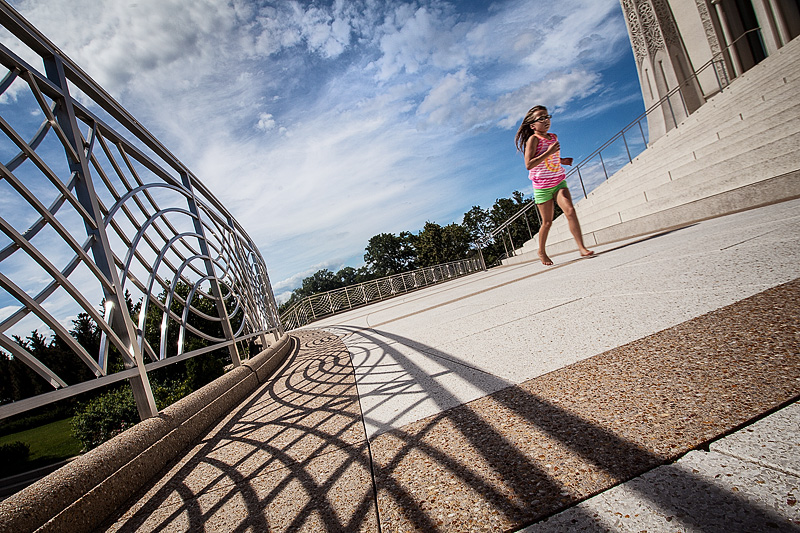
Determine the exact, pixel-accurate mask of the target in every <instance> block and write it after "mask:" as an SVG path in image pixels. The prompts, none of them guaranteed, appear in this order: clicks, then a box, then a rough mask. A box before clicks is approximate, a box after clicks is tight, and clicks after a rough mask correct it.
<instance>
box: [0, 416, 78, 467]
mask: <svg viewBox="0 0 800 533" xmlns="http://www.w3.org/2000/svg"><path fill="white" fill-rule="evenodd" d="M71 420H72V419H71V418H65V419H63V420H58V421H56V422H51V423H49V424H45V425H43V426H39V427H36V428H32V429H26V430H25V431H20V432H19V433H12V434H10V435H4V436H2V437H0V444H8V443H11V442H14V441H22V442H24V443H25V444H28V445H29V446H30V447H31V453H30V456H28V460H27V461H26V462H25V463H22V464H19V465H4V466H7V467H8V468H3V471H4V474H5V475H9V476H10V475H13V474H17V473H19V472H25V471H28V470H33V469H35V468H39V467H42V466H46V465H49V464H52V463H56V462H58V461H63V460H64V459H69V458H70V457H74V456H76V455H78V454H79V453H80V451H81V448H82V446H81V443H80V442H79V441H78V440H77V439H75V438H74V437H73V436H72V427H71V425H70V421H71ZM5 472H7V473H5Z"/></svg>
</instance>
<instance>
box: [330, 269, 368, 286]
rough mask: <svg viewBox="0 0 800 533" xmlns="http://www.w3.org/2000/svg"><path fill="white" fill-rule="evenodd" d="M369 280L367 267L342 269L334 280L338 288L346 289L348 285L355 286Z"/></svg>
mask: <svg viewBox="0 0 800 533" xmlns="http://www.w3.org/2000/svg"><path fill="white" fill-rule="evenodd" d="M369 279H371V276H370V273H369V270H368V269H367V267H365V266H364V267H361V268H358V269H356V268H353V267H344V268H342V269H341V270H339V272H337V273H336V280H337V281H338V282H339V284H340V285H339V286H340V287H347V286H348V285H356V284H358V283H361V282H362V281H368V280H369Z"/></svg>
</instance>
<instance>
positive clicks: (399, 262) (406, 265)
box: [364, 231, 417, 277]
mask: <svg viewBox="0 0 800 533" xmlns="http://www.w3.org/2000/svg"><path fill="white" fill-rule="evenodd" d="M366 252H367V253H365V254H364V262H365V263H366V264H367V267H368V268H369V271H370V272H371V273H372V274H373V275H374V276H376V277H383V276H391V275H393V274H399V273H401V272H406V271H408V270H412V269H413V268H414V266H415V263H416V259H417V257H416V254H415V251H414V236H413V235H412V234H411V233H409V232H407V231H404V232H402V233H400V235H395V234H393V233H381V234H378V235H375V236H374V237H372V238H371V239H370V240H369V244H367V247H366Z"/></svg>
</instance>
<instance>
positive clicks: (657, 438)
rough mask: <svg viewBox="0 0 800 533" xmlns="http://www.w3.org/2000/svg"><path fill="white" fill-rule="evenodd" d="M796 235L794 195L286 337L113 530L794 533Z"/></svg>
mask: <svg viewBox="0 0 800 533" xmlns="http://www.w3.org/2000/svg"><path fill="white" fill-rule="evenodd" d="M798 230H800V201H799V200H794V201H788V202H783V203H780V204H775V205H771V206H768V207H765V208H760V209H754V210H750V211H747V212H742V213H738V214H735V215H730V216H726V217H721V218H717V219H714V220H708V221H705V222H701V223H697V224H694V225H691V226H688V227H685V228H682V229H679V230H674V231H668V232H662V233H658V234H653V235H650V236H647V237H643V238H639V239H635V240H630V241H627V242H622V243H617V244H615V245H609V246H605V247H600V248H599V249H598V252H600V253H599V255H598V257H596V258H593V259H581V260H569V258H567V257H564V256H559V257H554V259H555V260H556V265H555V266H554V267H550V268H545V267H543V266H542V265H539V264H536V263H528V264H524V265H514V266H509V267H499V268H495V269H492V270H489V271H487V272H484V273H479V274H474V275H472V276H468V277H466V278H460V279H458V280H455V281H452V282H448V283H445V284H442V285H438V286H435V287H431V288H429V289H425V290H422V291H418V292H415V293H411V294H407V295H404V296H401V297H398V298H395V299H392V300H388V301H384V302H381V303H378V304H375V305H371V306H367V307H364V308H360V309H357V310H353V311H350V312H348V313H344V314H342V315H337V316H334V317H330V318H328V319H325V320H323V321H319V322H316V323H314V324H313V325H312V326H313V327H309V329H306V330H298V331H294V332H292V334H293V335H294V336H295V338H296V340H297V342H298V349H297V350H296V351H295V352H294V353H292V355H291V356H290V357H289V360H288V361H287V363H286V364H285V366H284V367H282V368H281V369H280V370H279V371H278V373H277V374H276V376H275V378H274V379H273V380H272V381H270V382H269V383H267V384H266V385H265V386H263V387H262V388H261V389H259V390H258V391H257V392H256V393H255V394H254V395H252V396H251V397H250V398H248V399H247V400H246V401H245V402H244V403H243V404H242V405H241V407H240V408H239V409H237V410H235V411H234V412H232V413H230V415H229V416H228V417H226V418H225V419H224V420H222V421H221V422H220V423H219V424H218V425H217V426H216V428H215V429H214V430H213V431H211V432H210V433H209V434H208V435H207V436H205V437H204V438H202V439H201V440H200V441H199V442H197V443H196V444H195V445H194V446H193V447H192V448H191V449H190V450H189V451H188V453H186V455H185V457H184V458H183V459H182V460H180V461H179V462H176V463H175V464H174V465H172V466H171V467H169V468H168V469H167V471H165V472H164V473H163V475H161V476H158V479H157V480H156V481H154V482H153V483H151V485H150V486H149V487H146V489H145V491H144V492H142V494H140V495H139V496H138V497H137V498H135V499H134V501H131V502H130V503H129V505H128V506H126V508H124V509H121V510H120V514H119V515H118V516H117V517H116V519H115V520H114V521H112V522H109V523H108V524H107V529H108V530H112V531H155V530H166V531H186V530H193V529H198V530H199V529H201V528H202V529H205V530H207V531H208V530H228V531H233V530H242V531H244V530H248V529H249V530H253V531H262V530H263V531H266V530H269V531H289V530H292V531H298V530H300V531H303V530H305V531H325V530H328V531H334V530H344V531H378V524H380V531H383V532H389V531H459V532H461V531H516V530H520V529H523V528H526V527H531V528H538V529H532V531H572V530H578V529H575V528H574V526H576V524H583V525H585V526H586V529H585V530H587V531H600V530H602V531H640V530H641V529H645V528H647V527H650V529H648V531H659V530H661V531H676V530H679V531H700V530H702V531H732V529H731V527H732V525H733V526H736V525H737V524H743V526H742V527H743V528H745V529H743V530H752V529H751V526H752V525H753V524H756V525H759V524H764V527H763V528H758V529H756V530H777V531H792V530H797V529H798V528H800V522H798V521H800V516H798V506H797V505H796V497H797V494H798V490H800V489H795V488H793V487H795V482H794V479H795V477H794V474H793V472H794V470H793V469H794V468H797V463H796V462H795V463H790V464H789V465H786V463H784V462H782V459H781V458H782V457H786V456H787V455H788V456H790V457H791V456H792V450H793V449H795V450H796V448H793V447H796V446H797V443H798V441H797V438H798V437H797V434H796V430H797V421H796V418H795V417H796V414H795V413H796V410H797V407H796V406H795V405H793V402H795V401H796V400H797V399H798V398H800V337H798V332H800V248H798V246H797V244H798V237H797V236H798V235H800V232H799V231H798ZM785 406H790V407H789V409H788V410H785V409H784V410H781V408H784V407H785ZM772 413H776V414H774V415H772V416H767V417H766V418H764V416H765V415H771V414H772ZM776 419H777V420H776ZM787 426H788V427H787ZM764 427H766V429H763V428H764ZM771 428H772V429H771ZM775 428H777V429H775ZM790 430H794V431H795V433H793V434H792V433H790ZM770 432H773V433H770ZM771 435H772V436H771ZM721 437H724V438H723V439H722V440H720V438H721ZM762 445H765V446H762ZM748 450H749V451H748ZM753 450H756V452H755V453H754V452H753ZM756 455H757V456H758V457H756ZM793 457H794V459H795V461H796V458H797V457H798V454H797V453H796V451H795V452H794V455H793ZM752 465H757V466H752ZM792 465H794V466H792ZM754 469H755V470H754ZM759 469H761V470H759ZM662 473H663V475H662ZM729 474H730V475H729ZM659 476H660V477H663V478H665V479H667V480H668V483H669V487H672V488H673V489H675V490H674V491H673V492H670V491H669V490H666V489H665V488H664V485H659V484H658V482H657V480H658V479H659ZM653 479H656V481H653ZM669 480H672V481H669ZM662 489H663V490H662ZM751 489H752V490H751ZM686 491H691V492H690V495H689V496H688V497H687V495H686V494H685V493H686ZM748 491H749V492H748ZM620 493H622V494H623V497H619V494H620ZM676 494H677V495H681V498H678V496H677V495H676ZM703 498H705V499H703ZM793 498H794V499H793ZM686 501H690V502H692V501H697V502H700V503H701V504H702V502H707V503H709V502H710V503H709V505H712V504H719V505H723V504H724V505H729V506H732V508H735V510H736V513H735V514H734V515H728V514H725V516H724V517H723V516H722V515H721V514H714V513H712V512H708V513H705V514H704V515H702V516H698V515H697V512H696V511H695V510H694V509H696V508H687V507H686V506H685V505H684V503H685V502H686ZM598 502H599V503H598ZM609 502H612V503H609ZM560 513H561V514H560ZM569 513H571V514H569ZM603 513H607V515H606V514H603ZM626 514H627V515H629V516H630V517H633V518H632V519H631V520H629V521H627V522H626V521H625V520H627V519H625V520H623V519H624V518H625V515H626ZM596 515H597V516H596ZM598 516H599V517H601V518H600V519H598ZM730 516H733V517H734V519H735V520H738V522H737V521H731V519H730ZM548 518H549V520H548V521H545V520H546V519H548ZM612 519H613V520H612ZM563 520H566V522H563ZM603 520H606V521H603ZM608 520H612V521H611V522H607V521H608ZM614 520H616V521H614ZM702 520H705V521H706V522H701V521H702ZM709 520H710V521H711V522H709ZM558 524H562V525H558ZM563 524H567V525H568V527H567V529H564V528H563ZM608 524H610V526H609V525H608ZM641 524H651V525H650V526H647V527H644V526H643V527H640V528H639V529H633V528H635V527H639V526H640V525H641ZM653 525H655V526H658V527H652V526H653ZM770 528H771V529H770ZM733 530H735V528H734V529H733Z"/></svg>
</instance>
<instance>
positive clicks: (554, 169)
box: [515, 105, 594, 265]
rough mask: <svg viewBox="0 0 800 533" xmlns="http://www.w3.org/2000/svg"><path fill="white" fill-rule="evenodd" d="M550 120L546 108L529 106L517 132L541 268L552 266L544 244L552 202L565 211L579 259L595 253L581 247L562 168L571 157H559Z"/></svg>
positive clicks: (581, 240) (556, 140)
mask: <svg viewBox="0 0 800 533" xmlns="http://www.w3.org/2000/svg"><path fill="white" fill-rule="evenodd" d="M550 118H551V116H550V115H548V114H547V108H546V107H544V106H541V105H537V106H535V107H532V108H531V110H530V111H528V114H527V115H525V118H524V119H523V120H522V124H521V125H520V127H519V130H518V131H517V137H516V139H515V140H516V144H517V151H521V152H523V153H524V154H525V167H526V168H527V169H528V170H529V171H530V173H529V177H530V179H531V181H533V199H534V202H536V207H537V208H538V209H539V213H540V214H541V215H542V227H541V228H539V259H541V260H542V264H543V265H552V264H553V261H552V260H551V259H550V258H549V257H548V256H547V252H546V251H545V243H546V242H547V234H548V233H549V232H550V227H551V226H552V225H553V211H554V209H555V204H554V202H558V206H559V207H560V208H561V210H562V211H563V212H564V215H565V216H566V217H567V222H568V223H569V231H570V233H572V236H573V237H574V238H575V242H576V243H578V250H579V251H580V253H581V257H589V256H591V255H594V252H593V251H591V250H589V249H587V248H586V246H584V245H583V234H582V233H581V225H580V223H579V222H578V215H577V214H576V213H575V207H574V206H573V205H572V197H571V196H570V194H569V189H568V188H567V181H566V172H565V171H564V167H562V166H561V165H571V164H572V158H571V157H565V158H562V157H561V152H560V146H559V143H558V137H556V134H555V133H547V130H549V129H550Z"/></svg>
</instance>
